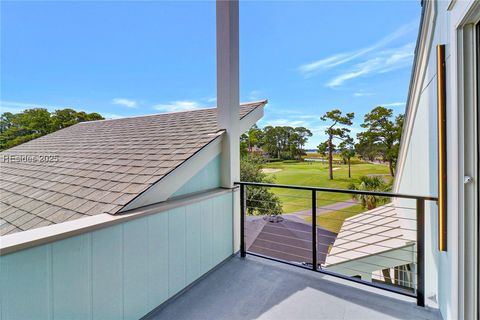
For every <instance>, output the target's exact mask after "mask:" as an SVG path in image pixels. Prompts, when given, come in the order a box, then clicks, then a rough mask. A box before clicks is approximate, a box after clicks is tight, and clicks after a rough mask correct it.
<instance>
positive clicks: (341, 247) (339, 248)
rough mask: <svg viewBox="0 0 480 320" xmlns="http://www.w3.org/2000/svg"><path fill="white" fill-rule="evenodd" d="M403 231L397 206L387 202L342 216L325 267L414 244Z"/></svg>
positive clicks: (402, 262)
mask: <svg viewBox="0 0 480 320" xmlns="http://www.w3.org/2000/svg"><path fill="white" fill-rule="evenodd" d="M405 231H406V230H405V228H404V227H403V226H402V224H401V223H400V221H399V217H398V214H397V209H396V208H395V207H394V205H393V204H391V203H390V204H387V205H384V206H381V207H378V208H375V209H372V210H369V211H366V212H364V213H360V214H357V215H355V216H353V217H351V218H348V219H345V221H344V223H343V225H342V228H341V229H340V232H339V233H338V235H337V239H336V240H335V242H334V244H333V247H332V249H331V250H330V252H329V254H328V256H327V260H326V264H325V266H326V267H327V268H328V267H332V266H334V265H338V264H342V263H348V262H351V261H354V260H358V259H362V258H366V257H369V256H374V255H378V254H383V253H385V252H388V251H391V250H394V249H399V248H403V247H405V246H409V245H412V244H414V241H415V240H414V239H413V238H412V239H411V235H410V234H409V232H405ZM407 231H408V230H407ZM397 262H401V263H398V265H400V264H406V263H407V262H404V261H400V260H399V261H397ZM412 262H413V261H412Z"/></svg>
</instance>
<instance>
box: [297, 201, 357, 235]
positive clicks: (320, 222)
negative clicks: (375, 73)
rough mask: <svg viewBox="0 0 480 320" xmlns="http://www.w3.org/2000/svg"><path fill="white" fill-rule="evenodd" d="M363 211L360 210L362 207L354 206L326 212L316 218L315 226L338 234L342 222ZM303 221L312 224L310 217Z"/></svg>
mask: <svg viewBox="0 0 480 320" xmlns="http://www.w3.org/2000/svg"><path fill="white" fill-rule="evenodd" d="M364 211H365V209H364V208H362V205H360V204H356V205H353V206H351V207H348V208H345V209H344V210H340V211H332V212H327V213H324V214H322V215H321V216H319V217H317V226H319V227H322V228H324V229H327V230H329V231H332V232H335V233H338V232H339V231H340V229H341V228H342V224H343V220H345V219H347V218H350V217H353V216H354V215H356V214H359V213H360V212H364ZM305 220H306V221H308V222H312V218H311V217H307V218H305Z"/></svg>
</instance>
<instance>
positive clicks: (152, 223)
mask: <svg viewBox="0 0 480 320" xmlns="http://www.w3.org/2000/svg"><path fill="white" fill-rule="evenodd" d="M169 216H170V213H169V212H165V213H164V214H161V213H160V214H155V215H151V216H149V217H148V244H147V245H148V257H149V263H148V309H149V310H152V309H154V308H155V307H157V306H158V305H159V304H161V303H162V302H164V301H165V300H167V299H168V297H169V296H168V221H169Z"/></svg>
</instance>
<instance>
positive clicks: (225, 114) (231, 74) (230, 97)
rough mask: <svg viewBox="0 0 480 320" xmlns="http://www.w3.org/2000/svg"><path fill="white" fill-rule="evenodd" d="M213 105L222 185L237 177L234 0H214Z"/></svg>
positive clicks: (235, 226) (236, 229) (236, 242)
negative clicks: (222, 132)
mask: <svg viewBox="0 0 480 320" xmlns="http://www.w3.org/2000/svg"><path fill="white" fill-rule="evenodd" d="M216 18H217V108H218V125H219V128H220V129H225V130H226V133H225V135H224V137H223V142H222V155H221V162H222V186H223V187H227V188H231V187H233V183H234V182H235V181H239V180H240V117H239V110H240V98H239V95H240V94H239V91H240V89H239V83H240V78H239V36H238V30H239V18H238V0H227V1H225V0H223V1H222V0H217V17H216ZM239 205H240V200H239V194H238V192H235V193H234V201H233V212H234V215H233V231H234V232H233V233H234V243H233V248H234V251H238V250H239V248H240V213H239V212H240V211H239Z"/></svg>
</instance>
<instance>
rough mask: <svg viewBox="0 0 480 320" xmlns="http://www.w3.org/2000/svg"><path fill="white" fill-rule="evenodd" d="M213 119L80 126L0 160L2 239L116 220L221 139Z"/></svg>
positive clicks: (210, 113) (188, 115)
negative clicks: (95, 218)
mask: <svg viewBox="0 0 480 320" xmlns="http://www.w3.org/2000/svg"><path fill="white" fill-rule="evenodd" d="M265 103H266V101H259V102H255V103H248V104H242V105H241V108H240V118H243V117H245V116H246V115H248V114H249V113H251V112H252V111H253V110H255V109H256V108H258V107H263V106H264V105H265ZM216 113H217V110H216V109H215V108H212V109H202V110H193V111H185V112H177V113H167V114H158V115H151V116H141V117H132V118H122V119H115V120H104V121H93V122H84V123H79V124H76V125H74V126H71V127H68V128H65V129H62V130H59V131H57V132H54V133H52V134H49V135H46V136H43V137H40V138H38V139H35V140H32V141H29V142H27V143H24V144H22V145H19V146H16V147H14V148H11V149H9V150H7V151H4V152H2V153H0V157H1V161H2V163H1V166H0V173H1V176H0V212H1V216H0V218H1V219H0V224H1V225H0V234H1V235H5V234H10V233H14V232H18V231H22V230H28V229H32V228H37V227H41V226H46V225H50V224H55V223H60V222H63V221H68V220H74V219H78V218H81V217H84V216H89V215H96V214H100V213H109V214H115V213H117V212H119V211H120V210H121V209H122V208H123V207H124V206H125V205H126V204H128V203H129V202H131V201H132V200H133V199H135V198H136V197H137V196H138V195H139V194H141V193H142V192H144V191H145V190H147V189H148V188H150V187H151V186H152V185H153V184H155V183H156V182H158V181H160V180H161V179H162V178H163V177H165V176H166V175H167V174H168V173H170V172H172V171H173V170H175V169H176V168H177V167H179V166H180V165H181V164H182V163H183V162H185V161H186V160H187V159H189V158H190V157H192V156H193V155H195V154H196V153H197V152H198V151H199V150H201V149H202V148H203V147H205V146H206V145H208V144H209V143H210V142H211V141H213V140H215V139H216V138H217V137H219V136H220V135H221V134H222V133H223V131H224V130H222V129H221V128H218V125H217V115H216ZM18 157H23V158H22V159H19V158H18ZM26 157H28V158H26ZM19 160H20V161H19Z"/></svg>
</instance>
